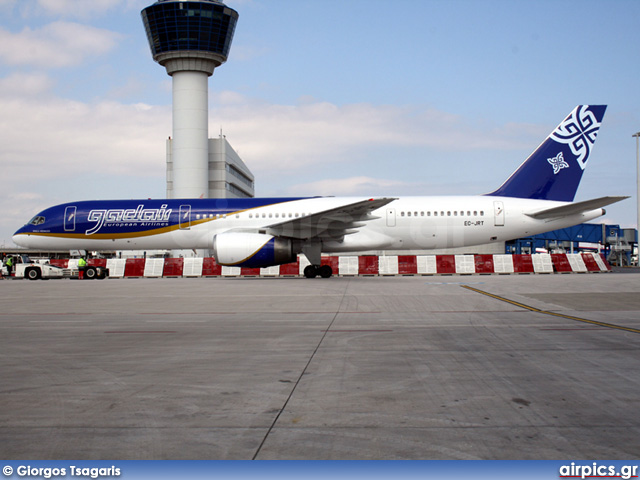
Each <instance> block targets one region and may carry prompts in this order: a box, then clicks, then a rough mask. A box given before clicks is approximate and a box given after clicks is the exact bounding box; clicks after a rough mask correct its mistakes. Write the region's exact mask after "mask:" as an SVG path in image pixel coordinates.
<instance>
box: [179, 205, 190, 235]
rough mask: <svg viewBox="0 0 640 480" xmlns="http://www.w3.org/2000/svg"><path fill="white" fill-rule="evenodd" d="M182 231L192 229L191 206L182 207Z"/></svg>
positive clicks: (180, 222)
mask: <svg viewBox="0 0 640 480" xmlns="http://www.w3.org/2000/svg"><path fill="white" fill-rule="evenodd" d="M178 222H179V224H180V230H189V228H190V227H191V205H180V220H178Z"/></svg>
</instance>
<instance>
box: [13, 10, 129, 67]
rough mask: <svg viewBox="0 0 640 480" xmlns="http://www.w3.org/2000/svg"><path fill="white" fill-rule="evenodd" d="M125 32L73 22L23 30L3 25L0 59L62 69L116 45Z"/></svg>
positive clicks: (23, 64)
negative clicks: (17, 30)
mask: <svg viewBox="0 0 640 480" xmlns="http://www.w3.org/2000/svg"><path fill="white" fill-rule="evenodd" d="M121 38H122V35H120V34H118V33H115V32H112V31H109V30H104V29H100V28H95V27H91V26H88V25H81V24H79V23H73V22H63V21H58V22H53V23H50V24H48V25H45V26H43V27H42V28H38V29H31V28H29V27H25V28H24V29H23V30H22V31H21V32H19V33H12V32H9V31H8V30H5V29H3V28H0V61H2V62H4V63H6V64H8V65H14V66H25V65H30V66H35V67H40V68H50V67H53V68H61V67H68V66H72V65H79V64H81V63H82V62H83V61H84V60H85V59H87V58H91V57H94V56H99V55H103V54H105V53H107V52H109V51H111V50H112V49H113V48H115V47H116V45H117V43H118V41H119V40H120V39H121Z"/></svg>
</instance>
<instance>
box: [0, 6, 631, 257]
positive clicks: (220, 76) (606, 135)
mask: <svg viewBox="0 0 640 480" xmlns="http://www.w3.org/2000/svg"><path fill="white" fill-rule="evenodd" d="M152 3H153V1H152V0H143V1H140V0H0V167H1V168H2V175H1V177H0V178H1V179H2V189H1V192H2V193H0V209H1V211H2V212H3V215H2V219H1V220H0V246H7V247H10V246H13V244H12V242H11V236H12V234H13V232H15V231H16V230H17V229H18V228H19V227H20V226H22V225H23V224H24V223H26V222H27V221H29V220H30V219H31V218H32V217H33V215H35V214H36V213H38V212H39V211H40V210H42V209H44V208H46V207H48V206H51V205H55V204H59V203H65V202H71V201H76V200H90V199H109V198H162V197H164V196H165V140H166V139H167V138H168V137H169V136H170V135H171V78H170V77H169V76H168V75H167V74H166V72H165V69H164V68H163V67H161V66H160V65H158V64H156V63H155V62H154V61H153V59H152V57H151V53H150V50H149V46H148V43H147V39H146V36H145V33H144V28H143V26H142V21H141V18H140V11H141V10H142V9H143V8H145V7H146V6H148V5H150V4H152ZM225 3H226V4H227V5H228V6H229V7H231V8H234V9H235V10H237V11H238V13H239V15H240V18H239V20H238V24H237V27H236V33H235V37H234V39H233V44H232V46H231V52H230V55H229V58H228V60H227V62H226V63H225V64H224V65H222V66H220V67H219V68H217V69H216V71H215V73H214V75H213V76H212V77H210V79H209V135H210V136H211V137H215V136H218V135H219V133H220V131H222V132H223V134H224V135H225V136H226V137H227V140H228V141H229V142H230V143H231V145H232V146H233V148H234V149H235V150H236V151H237V152H238V153H239V155H240V156H241V157H242V159H243V160H244V162H245V163H246V164H247V165H248V166H249V168H250V169H251V170H252V172H253V173H254V175H255V177H256V196H307V195H309V196H312V195H356V196H358V195H366V196H380V195H447V194H469V195H472V194H482V193H487V192H490V191H493V190H495V189H496V188H497V187H498V186H500V184H501V183H502V182H503V181H504V180H505V179H506V178H507V177H508V176H509V175H510V174H511V173H512V172H513V171H514V170H515V169H516V168H517V167H518V166H519V165H520V164H521V163H522V161H524V159H525V158H526V157H527V156H528V155H529V154H530V153H531V152H532V151H533V150H535V148H536V147H537V146H538V145H539V144H540V143H541V142H542V140H543V139H544V138H545V137H546V136H547V135H548V134H549V133H550V132H551V131H552V130H553V129H554V128H555V127H556V125H558V124H559V123H560V122H561V121H562V120H563V119H564V118H565V117H566V116H567V115H568V114H569V113H570V112H571V110H573V108H574V107H575V106H576V105H580V104H606V105H608V109H607V113H606V115H605V118H604V122H603V124H602V126H601V129H600V132H599V135H598V141H597V142H596V144H595V147H594V149H593V153H592V155H591V157H590V159H589V165H588V167H587V169H586V170H585V173H584V175H583V178H582V183H581V186H580V188H579V190H578V194H577V196H576V200H586V199H589V198H595V197H600V196H605V195H629V196H630V197H631V198H629V199H627V200H625V201H623V202H620V203H618V204H615V205H612V206H609V207H607V215H606V216H605V217H604V218H603V219H602V220H601V221H602V222H604V223H610V224H619V225H621V226H622V227H625V228H633V227H635V226H636V211H637V204H638V202H637V196H636V188H637V187H636V139H634V138H632V135H633V134H634V133H636V132H638V131H640V95H638V93H637V92H638V80H639V79H640V64H639V62H638V58H639V57H640V55H639V53H640V51H639V50H640V2H638V1H637V0H606V1H605V0H600V1H595V0H579V1H574V0H535V1H533V0H519V1H513V0H394V1H388V0H387V1H383V0H342V1H338V0H325V1H312V0H227V1H226V2H225Z"/></svg>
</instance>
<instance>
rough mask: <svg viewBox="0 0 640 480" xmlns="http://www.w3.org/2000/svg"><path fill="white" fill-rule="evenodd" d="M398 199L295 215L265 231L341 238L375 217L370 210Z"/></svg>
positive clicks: (366, 201) (305, 236)
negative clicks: (299, 215) (298, 216)
mask: <svg viewBox="0 0 640 480" xmlns="http://www.w3.org/2000/svg"><path fill="white" fill-rule="evenodd" d="M394 200H397V199H396V198H370V199H368V200H363V201H359V202H355V203H350V204H347V205H342V206H340V207H336V208H331V209H328V210H324V211H322V212H318V213H314V214H312V215H307V216H306V217H300V218H294V219H292V220H287V221H284V222H280V223H274V224H272V225H269V226H267V227H266V232H265V233H268V234H270V235H274V236H284V237H290V238H299V239H308V238H313V237H321V238H334V239H336V238H342V237H344V235H349V234H351V233H355V232H357V230H358V228H360V227H362V226H364V224H365V223H364V222H366V221H368V220H374V219H376V218H379V217H376V216H373V215H371V212H373V211H374V210H377V209H379V208H381V207H384V206H385V205H387V204H389V203H391V202H393V201H394Z"/></svg>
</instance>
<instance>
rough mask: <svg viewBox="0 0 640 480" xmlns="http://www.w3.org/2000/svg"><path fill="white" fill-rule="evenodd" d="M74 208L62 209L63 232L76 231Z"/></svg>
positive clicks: (75, 209) (75, 211)
mask: <svg viewBox="0 0 640 480" xmlns="http://www.w3.org/2000/svg"><path fill="white" fill-rule="evenodd" d="M76 213H77V208H76V207H67V208H65V209H64V231H65V232H75V231H76Z"/></svg>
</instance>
